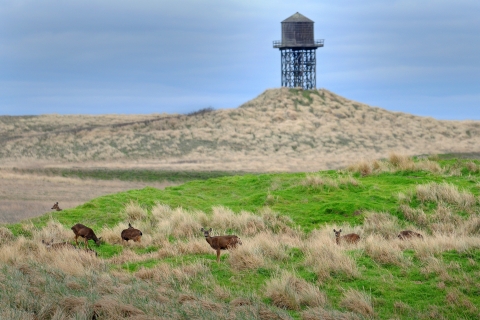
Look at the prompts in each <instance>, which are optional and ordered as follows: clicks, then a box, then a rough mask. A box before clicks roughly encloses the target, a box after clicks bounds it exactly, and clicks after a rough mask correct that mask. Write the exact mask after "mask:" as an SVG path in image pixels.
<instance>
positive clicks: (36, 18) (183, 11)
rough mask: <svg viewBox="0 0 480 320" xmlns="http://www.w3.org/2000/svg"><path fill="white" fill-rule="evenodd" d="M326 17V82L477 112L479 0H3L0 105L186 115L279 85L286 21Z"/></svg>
mask: <svg viewBox="0 0 480 320" xmlns="http://www.w3.org/2000/svg"><path fill="white" fill-rule="evenodd" d="M295 12H300V13H302V14H303V15H305V16H307V17H308V18H310V19H311V20H313V21H315V38H316V39H325V47H324V48H319V49H318V50H317V87H318V88H325V89H328V90H330V91H332V92H334V93H337V94H339V95H341V96H344V97H346V98H349V99H352V100H356V101H359V102H363V103H366V104H369V105H372V106H377V107H382V108H385V109H388V110H392V111H402V112H408V113H412V114H416V115H421V116H431V117H434V118H437V119H475V120H480V19H479V16H480V1H478V0H455V1H452V0H422V1H418V0H398V1H397V0H391V1H385V0H364V1H344V0H324V1H318V0H296V1H291V0H288V1H286V0H262V1H258V0H178V1H172V0H155V1H154V0H136V1H132V0H130V1H126V0H68V1H66V0H41V1H38V0H0V115H36V114H47V113H58V114H107V113H121V114H140V113H141V114H149V113H163V112H167V113H188V112H192V111H195V110H199V109H202V108H207V107H212V108H215V109H221V108H222V109H223V108H236V107H238V106H239V105H241V104H242V103H244V102H246V101H248V100H250V99H253V98H255V97H256V96H257V95H259V94H260V93H262V92H263V91H264V90H266V89H269V88H278V87H280V52H279V50H278V49H273V47H272V41H273V40H280V38H281V34H280V32H281V25H280V22H281V21H282V20H284V19H286V18H288V17H289V16H291V15H292V14H294V13H295Z"/></svg>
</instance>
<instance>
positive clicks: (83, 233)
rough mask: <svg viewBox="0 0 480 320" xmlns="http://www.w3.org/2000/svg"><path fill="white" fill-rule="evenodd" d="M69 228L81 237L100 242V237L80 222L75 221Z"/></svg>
mask: <svg viewBox="0 0 480 320" xmlns="http://www.w3.org/2000/svg"><path fill="white" fill-rule="evenodd" d="M71 229H72V230H73V233H75V235H76V236H79V237H83V238H85V239H87V240H93V241H95V243H99V242H100V239H99V238H97V236H96V235H95V232H93V230H92V229H91V228H89V227H87V226H84V225H83V224H81V223H77V224H76V225H74V226H73V227H72V228H71Z"/></svg>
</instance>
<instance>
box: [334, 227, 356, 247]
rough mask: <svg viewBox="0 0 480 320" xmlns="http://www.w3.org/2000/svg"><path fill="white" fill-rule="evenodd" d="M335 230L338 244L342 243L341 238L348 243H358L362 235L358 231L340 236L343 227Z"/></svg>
mask: <svg viewBox="0 0 480 320" xmlns="http://www.w3.org/2000/svg"><path fill="white" fill-rule="evenodd" d="M333 232H335V241H336V242H337V244H338V245H340V239H341V240H342V241H345V242H347V243H357V242H358V241H360V236H359V235H358V234H356V233H349V234H346V235H344V236H340V233H341V232H342V229H340V230H338V231H337V230H335V229H333Z"/></svg>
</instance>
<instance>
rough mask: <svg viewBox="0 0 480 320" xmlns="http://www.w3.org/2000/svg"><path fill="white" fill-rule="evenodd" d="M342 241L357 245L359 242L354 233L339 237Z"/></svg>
mask: <svg viewBox="0 0 480 320" xmlns="http://www.w3.org/2000/svg"><path fill="white" fill-rule="evenodd" d="M341 238H342V240H343V241H345V242H348V243H357V242H358V241H360V236H359V235H358V234H356V233H350V234H346V235H344V236H342V237H341Z"/></svg>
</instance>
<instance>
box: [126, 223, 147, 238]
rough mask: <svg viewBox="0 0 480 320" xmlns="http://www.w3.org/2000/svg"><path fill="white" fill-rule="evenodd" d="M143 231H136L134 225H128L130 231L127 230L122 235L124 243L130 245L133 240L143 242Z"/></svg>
mask: <svg viewBox="0 0 480 320" xmlns="http://www.w3.org/2000/svg"><path fill="white" fill-rule="evenodd" d="M142 235H143V233H142V231H140V230H138V229H135V228H134V227H132V225H131V224H130V223H129V224H128V229H125V230H123V231H122V233H121V237H122V240H123V241H126V242H127V243H128V240H133V241H134V242H141V241H142Z"/></svg>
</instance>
